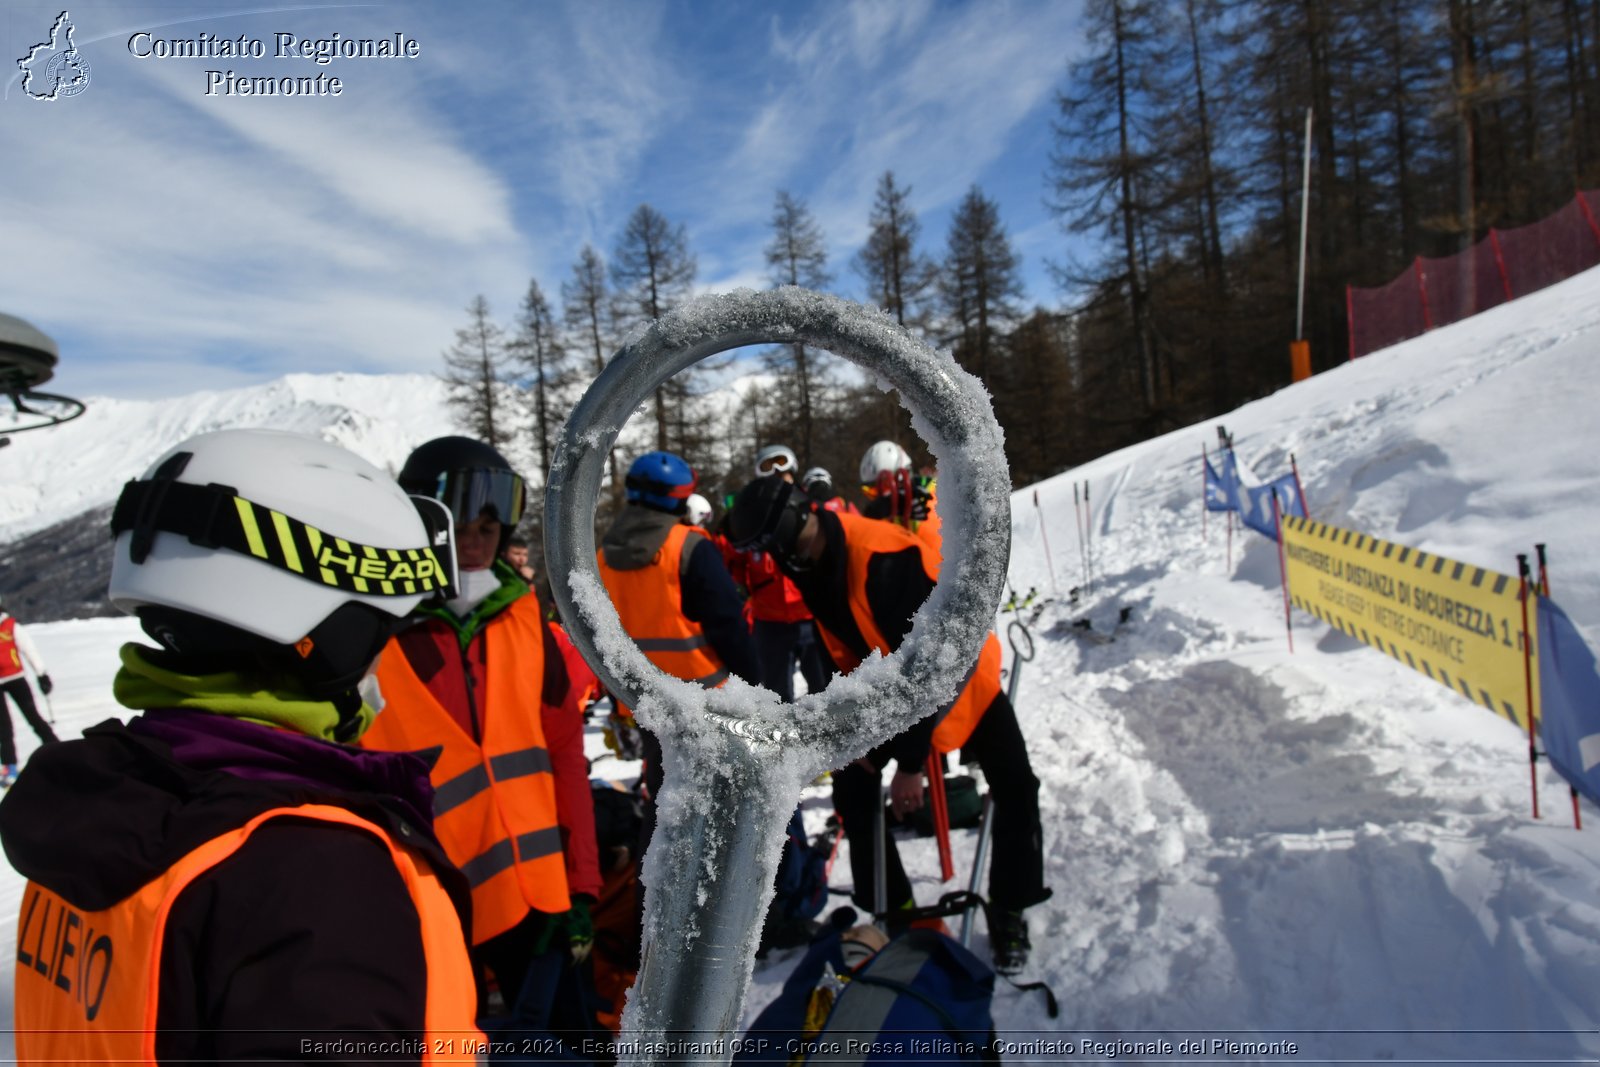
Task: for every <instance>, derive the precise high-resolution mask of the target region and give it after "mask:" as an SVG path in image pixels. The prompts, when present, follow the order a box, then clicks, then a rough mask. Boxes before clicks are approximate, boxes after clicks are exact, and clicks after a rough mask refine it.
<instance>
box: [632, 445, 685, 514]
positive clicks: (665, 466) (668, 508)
mask: <svg viewBox="0 0 1600 1067" xmlns="http://www.w3.org/2000/svg"><path fill="white" fill-rule="evenodd" d="M695 481H696V478H695V473H694V468H693V467H690V466H689V464H687V463H685V462H684V460H683V457H682V456H676V455H673V454H672V453H671V452H646V453H645V454H644V455H642V456H640V457H639V458H638V459H636V460H634V461H633V465H632V466H630V467H629V468H628V477H627V479H626V480H625V482H624V484H625V485H626V486H627V489H628V503H630V504H642V505H644V506H645V507H647V508H655V509H656V510H657V511H665V512H667V513H668V514H671V515H682V514H683V513H684V511H686V510H687V508H688V505H689V495H690V494H691V493H693V492H694V485H695Z"/></svg>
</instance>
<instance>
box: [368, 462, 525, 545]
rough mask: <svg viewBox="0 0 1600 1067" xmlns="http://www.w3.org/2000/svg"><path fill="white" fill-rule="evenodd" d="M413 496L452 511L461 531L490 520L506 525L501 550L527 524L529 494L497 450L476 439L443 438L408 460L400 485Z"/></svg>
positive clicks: (400, 478)
mask: <svg viewBox="0 0 1600 1067" xmlns="http://www.w3.org/2000/svg"><path fill="white" fill-rule="evenodd" d="M396 480H397V481H399V483H400V487H401V488H402V489H404V490H405V491H406V492H408V493H415V494H416V495H418V496H426V497H432V498H433V499H434V500H437V501H439V502H440V503H442V504H444V506H445V507H447V508H449V509H450V517H451V519H452V520H453V521H454V522H455V524H456V525H457V526H461V525H464V524H466V523H469V522H472V521H474V520H475V519H478V518H479V517H481V516H483V515H485V514H487V515H488V516H489V517H491V518H493V519H495V520H496V521H498V522H499V523H500V526H501V530H500V549H501V550H502V551H503V550H504V549H505V545H506V542H507V541H509V540H510V539H511V535H512V533H513V532H515V530H516V528H517V523H519V522H521V521H522V512H523V510H524V509H525V508H526V507H527V503H528V490H527V487H526V486H525V485H524V484H523V481H522V476H521V475H519V474H518V473H517V472H516V471H514V470H512V469H511V464H510V463H509V462H507V460H506V458H505V457H504V456H502V455H501V454H500V453H499V452H498V451H497V450H495V449H494V448H492V447H491V446H489V445H486V444H484V443H483V442H482V441H474V440H473V439H472V438H470V437H438V438H435V439H434V440H432V441H429V442H428V443H427V444H425V445H419V446H418V447H417V449H416V450H415V451H414V452H412V453H411V455H409V456H407V457H406V465H405V466H404V467H401V468H400V476H399V478H398V479H396Z"/></svg>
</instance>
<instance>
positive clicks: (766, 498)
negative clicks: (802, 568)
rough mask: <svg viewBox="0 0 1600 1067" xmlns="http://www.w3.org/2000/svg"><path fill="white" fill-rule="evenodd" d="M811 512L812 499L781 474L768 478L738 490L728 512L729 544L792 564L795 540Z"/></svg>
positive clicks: (759, 479)
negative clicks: (768, 554) (763, 553)
mask: <svg viewBox="0 0 1600 1067" xmlns="http://www.w3.org/2000/svg"><path fill="white" fill-rule="evenodd" d="M810 512H811V499H810V497H808V496H806V494H805V493H804V492H803V491H801V490H800V489H799V488H797V487H796V486H795V485H794V483H793V482H790V481H788V480H786V479H784V478H783V477H781V476H779V475H775V474H773V475H768V476H767V477H765V478H757V479H756V480H755V481H753V482H751V483H750V484H749V485H746V486H745V487H744V488H743V489H741V490H739V493H738V495H737V496H735V497H734V498H733V508H732V509H731V510H730V511H729V512H728V542H729V543H730V544H732V545H733V547H734V548H737V549H740V550H741V551H748V550H759V551H762V552H770V553H772V555H774V556H776V557H777V558H778V560H779V561H780V562H783V563H790V564H792V563H793V555H794V543H795V539H796V538H798V537H799V536H800V528H801V527H802V526H804V525H805V519H806V515H808V514H809V513H810Z"/></svg>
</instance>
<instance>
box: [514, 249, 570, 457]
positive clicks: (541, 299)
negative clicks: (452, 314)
mask: <svg viewBox="0 0 1600 1067" xmlns="http://www.w3.org/2000/svg"><path fill="white" fill-rule="evenodd" d="M509 349H510V352H511V354H512V356H513V358H514V359H515V360H516V361H517V362H518V363H519V364H520V365H521V367H522V370H523V371H524V375H525V377H524V380H525V382H526V396H527V401H528V409H529V412H528V413H529V414H530V415H531V416H532V427H531V429H532V437H533V447H534V459H535V462H536V463H538V465H539V474H540V482H541V484H542V483H543V482H544V481H545V479H546V478H547V476H548V475H549V473H550V454H551V449H552V444H553V442H554V440H555V435H556V431H557V429H558V428H559V427H558V426H557V419H558V417H559V416H558V412H560V411H561V410H562V408H563V405H561V403H560V391H561V390H562V389H563V388H564V387H565V386H566V385H567V382H568V377H567V374H566V367H565V363H566V360H567V350H566V346H565V345H564V344H563V343H562V340H561V336H560V333H559V332H558V331H557V329H556V324H555V320H554V318H553V316H552V315H551V314H550V303H549V301H547V300H546V299H545V296H544V290H543V289H541V288H540V287H539V281H538V279H532V280H530V281H529V282H528V292H527V294H526V295H525V296H523V298H522V313H521V315H520V317H519V318H518V320H517V333H516V336H515V337H513V338H512V339H511V343H510V345H509Z"/></svg>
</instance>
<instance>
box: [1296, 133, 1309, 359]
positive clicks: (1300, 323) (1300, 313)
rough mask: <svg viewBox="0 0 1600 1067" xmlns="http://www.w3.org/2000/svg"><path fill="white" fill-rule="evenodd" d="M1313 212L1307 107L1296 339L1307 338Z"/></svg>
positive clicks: (1301, 193)
mask: <svg viewBox="0 0 1600 1067" xmlns="http://www.w3.org/2000/svg"><path fill="white" fill-rule="evenodd" d="M1310 214H1311V109H1310V108H1309V107H1308V108H1306V154H1305V167H1304V170H1303V172H1302V176H1301V179H1300V293H1299V295H1298V296H1297V297H1296V298H1295V306H1294V339H1295V340H1296V341H1303V340H1305V338H1306V331H1305V321H1306V226H1307V223H1308V221H1309V217H1310Z"/></svg>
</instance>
